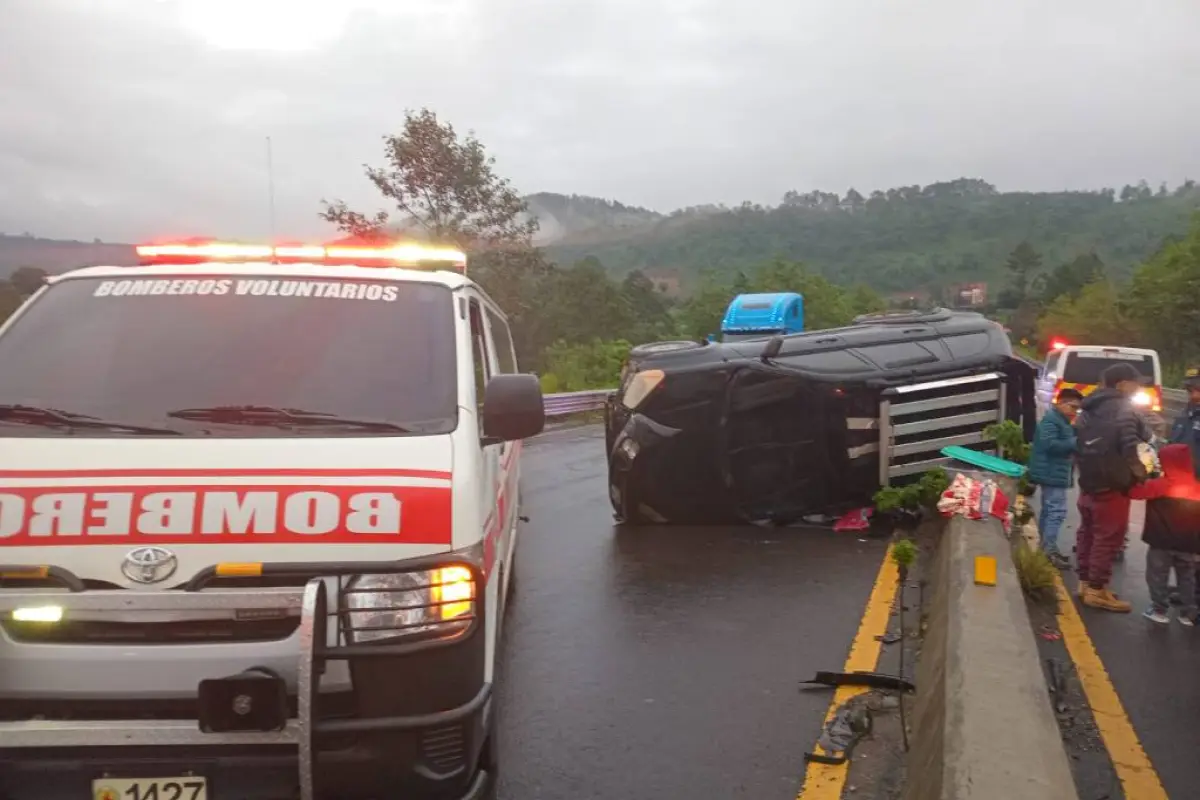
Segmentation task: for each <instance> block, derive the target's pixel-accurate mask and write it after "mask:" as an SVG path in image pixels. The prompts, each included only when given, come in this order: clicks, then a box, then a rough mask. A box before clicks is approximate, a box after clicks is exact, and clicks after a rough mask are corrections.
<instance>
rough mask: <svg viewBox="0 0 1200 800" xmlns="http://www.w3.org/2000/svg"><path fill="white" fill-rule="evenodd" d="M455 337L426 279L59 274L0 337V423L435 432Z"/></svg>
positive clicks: (446, 297)
mask: <svg viewBox="0 0 1200 800" xmlns="http://www.w3.org/2000/svg"><path fill="white" fill-rule="evenodd" d="M454 336H455V328H454V305H453V299H452V297H451V292H450V290H449V289H448V288H446V287H444V286H439V285H436V284H425V283H418V282H396V281H358V280H346V279H338V280H336V281H331V280H321V279H318V278H307V277H297V278H290V277H289V278H278V277H266V276H254V275H251V276H246V277H244V278H243V277H229V276H204V275H197V276H196V277H195V278H188V279H179V278H175V277H146V278H137V279H122V280H107V279H92V278H87V279H84V278H72V279H68V280H65V281H63V282H61V283H59V284H56V285H54V286H52V287H51V288H50V289H48V290H47V291H46V292H45V293H44V294H43V295H42V296H41V297H39V298H38V299H37V300H36V301H34V303H33V304H32V305H31V306H30V307H29V308H28V309H26V310H25V311H24V312H23V313H22V314H21V315H20V316H19V317H18V318H17V319H15V320H14V321H13V323H12V325H11V326H10V327H9V329H8V330H7V331H6V332H5V333H4V335H3V336H0V376H2V377H0V407H8V408H9V413H6V414H3V415H0V436H57V435H72V436H131V435H148V434H149V435H153V434H154V428H158V429H170V430H165V431H163V433H164V434H171V433H175V434H176V435H178V434H180V433H182V434H186V435H196V436H201V435H203V436H301V435H323V436H328V435H354V436H369V435H377V436H378V435H382V436H397V435H405V434H434V433H448V432H450V431H452V430H454V428H455V426H456V424H457V420H458V412H457V398H456V389H457V383H456V378H455V346H454ZM12 407H19V408H18V409H17V411H16V412H13V411H12ZM89 420H90V421H89ZM97 421H99V422H97ZM109 423H111V424H109ZM134 426H142V429H141V430H139V429H138V428H136V427H134ZM148 426H149V427H148Z"/></svg>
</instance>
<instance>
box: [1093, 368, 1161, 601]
mask: <svg viewBox="0 0 1200 800" xmlns="http://www.w3.org/2000/svg"><path fill="white" fill-rule="evenodd" d="M1102 381H1103V388H1101V389H1099V390H1098V391H1096V392H1093V393H1092V394H1091V395H1090V396H1089V397H1088V398H1087V399H1086V400H1084V401H1083V406H1082V408H1081V410H1080V414H1079V417H1078V418H1077V420H1076V423H1075V434H1076V441H1077V442H1078V448H1079V449H1078V453H1079V456H1078V460H1079V490H1080V493H1079V531H1078V533H1077V534H1076V541H1075V553H1076V558H1077V560H1078V564H1077V569H1078V572H1079V585H1080V592H1079V598H1080V601H1081V602H1082V603H1083V604H1084V605H1086V606H1090V607H1092V608H1098V609H1102V610H1104V611H1114V612H1118V613H1128V612H1129V611H1130V609H1131V606H1130V604H1129V602H1128V601H1126V600H1122V599H1121V598H1119V597H1117V596H1116V595H1115V594H1113V592H1112V590H1111V589H1109V588H1108V582H1109V581H1110V580H1111V579H1112V565H1113V560H1114V559H1115V558H1116V556H1117V554H1118V553H1119V552H1120V550H1121V548H1122V546H1123V545H1124V542H1125V532H1126V528H1127V527H1128V524H1129V502H1130V501H1129V490H1130V489H1132V488H1133V487H1134V486H1136V485H1138V484H1140V483H1143V482H1144V481H1145V480H1146V478H1147V477H1148V476H1149V471H1148V469H1147V466H1146V464H1145V462H1144V461H1143V451H1144V450H1149V436H1148V433H1149V431H1148V426H1147V425H1145V424H1144V422H1143V421H1142V419H1141V418H1140V417H1139V416H1138V412H1137V411H1136V409H1134V407H1133V402H1132V399H1131V398H1132V397H1133V395H1134V394H1136V393H1137V391H1138V390H1139V389H1140V388H1141V376H1140V375H1139V374H1138V371H1137V370H1136V369H1134V367H1133V366H1132V365H1130V364H1114V365H1113V366H1111V367H1109V368H1108V369H1106V370H1105V371H1104V374H1103V376H1102Z"/></svg>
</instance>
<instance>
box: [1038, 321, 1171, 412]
mask: <svg viewBox="0 0 1200 800" xmlns="http://www.w3.org/2000/svg"><path fill="white" fill-rule="evenodd" d="M1119 363H1124V364H1130V365H1132V366H1133V367H1134V369H1136V370H1137V371H1138V374H1139V375H1140V376H1141V379H1142V384H1143V388H1142V389H1141V390H1140V391H1139V392H1138V393H1137V394H1136V395H1134V397H1133V402H1134V405H1136V406H1137V407H1138V408H1139V409H1140V410H1142V411H1145V412H1153V413H1155V414H1159V413H1161V412H1162V408H1163V385H1162V365H1161V363H1160V362H1159V358H1158V353H1157V352H1156V351H1154V350H1146V349H1143V348H1140V347H1110V346H1102V345H1073V344H1068V343H1067V342H1065V341H1063V340H1061V339H1055V340H1053V341H1052V342H1051V344H1050V351H1049V352H1048V353H1047V354H1046V361H1045V363H1044V364H1043V365H1042V369H1041V375H1040V377H1039V380H1038V386H1037V402H1038V406H1039V410H1041V411H1043V412H1044V411H1045V410H1046V409H1047V408H1049V407H1050V406H1051V405H1053V404H1054V402H1055V400H1056V399H1057V397H1058V393H1059V391H1061V390H1062V389H1065V388H1068V387H1069V388H1072V389H1077V390H1078V391H1079V392H1080V393H1081V394H1083V395H1084V396H1085V397H1086V396H1087V395H1089V394H1091V393H1092V392H1094V391H1095V390H1096V389H1098V388H1099V387H1100V383H1101V376H1102V375H1103V374H1104V370H1106V369H1108V368H1109V367H1111V366H1113V365H1114V364H1119Z"/></svg>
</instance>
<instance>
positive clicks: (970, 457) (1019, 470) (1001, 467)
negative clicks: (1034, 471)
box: [942, 444, 1025, 478]
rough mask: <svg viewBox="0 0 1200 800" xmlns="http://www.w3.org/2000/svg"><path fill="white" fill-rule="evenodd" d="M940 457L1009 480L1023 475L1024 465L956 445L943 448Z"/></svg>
mask: <svg viewBox="0 0 1200 800" xmlns="http://www.w3.org/2000/svg"><path fill="white" fill-rule="evenodd" d="M942 455H944V456H947V457H948V458H953V459H954V460H955V461H961V462H963V463H964V464H970V465H971V466H973V467H979V468H980V469H985V470H987V471H988V472H997V473H999V474H1001V475H1007V476H1008V477H1010V478H1019V477H1021V476H1022V475H1024V474H1025V465H1024V464H1018V463H1017V462H1015V461H1009V460H1008V459H1006V458H1000V457H999V456H994V455H991V454H990V453H981V452H979V451H978V450H971V449H970V448H967V447H962V446H960V445H957V444H952V445H948V446H946V447H943V448H942Z"/></svg>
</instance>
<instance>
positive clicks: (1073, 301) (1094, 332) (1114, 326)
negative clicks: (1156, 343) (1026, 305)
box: [1014, 279, 1137, 344]
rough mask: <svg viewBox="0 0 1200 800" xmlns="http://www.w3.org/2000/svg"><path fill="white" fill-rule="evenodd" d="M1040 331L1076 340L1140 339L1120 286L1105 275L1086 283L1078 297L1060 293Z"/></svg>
mask: <svg viewBox="0 0 1200 800" xmlns="http://www.w3.org/2000/svg"><path fill="white" fill-rule="evenodd" d="M1014 332H1015V331H1014ZM1038 333H1039V334H1040V336H1041V339H1042V341H1049V340H1050V339H1053V338H1055V337H1065V338H1066V339H1067V340H1069V341H1070V342H1071V343H1073V344H1124V343H1130V342H1133V341H1136V339H1137V334H1136V325H1135V324H1134V320H1133V319H1132V318H1131V317H1130V315H1129V313H1128V312H1127V310H1126V308H1125V306H1124V304H1123V303H1122V297H1121V291H1120V289H1119V288H1118V287H1117V286H1115V285H1114V284H1113V283H1112V282H1110V281H1107V280H1103V279H1101V280H1097V281H1093V282H1092V283H1089V284H1088V285H1087V286H1085V287H1083V289H1082V290H1081V291H1080V292H1079V295H1078V296H1077V297H1072V296H1071V295H1069V294H1064V295H1061V296H1060V297H1058V298H1057V299H1056V300H1055V301H1054V302H1052V303H1051V304H1050V305H1049V307H1048V308H1047V309H1046V310H1045V312H1044V313H1043V314H1042V317H1041V319H1040V320H1038Z"/></svg>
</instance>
